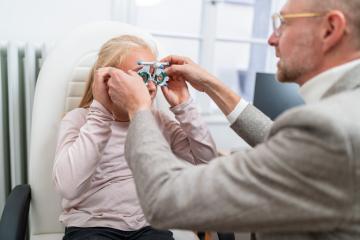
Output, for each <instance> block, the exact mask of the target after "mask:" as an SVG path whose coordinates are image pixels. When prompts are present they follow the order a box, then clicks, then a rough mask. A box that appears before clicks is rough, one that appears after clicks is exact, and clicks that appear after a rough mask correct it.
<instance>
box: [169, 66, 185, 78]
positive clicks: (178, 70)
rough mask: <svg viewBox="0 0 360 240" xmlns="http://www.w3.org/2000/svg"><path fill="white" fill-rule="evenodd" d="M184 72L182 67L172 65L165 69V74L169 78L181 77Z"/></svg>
mask: <svg viewBox="0 0 360 240" xmlns="http://www.w3.org/2000/svg"><path fill="white" fill-rule="evenodd" d="M184 71H185V68H184V66H183V65H172V66H170V67H168V68H166V69H165V73H166V74H167V75H169V76H170V77H173V76H176V75H181V74H183V73H184Z"/></svg>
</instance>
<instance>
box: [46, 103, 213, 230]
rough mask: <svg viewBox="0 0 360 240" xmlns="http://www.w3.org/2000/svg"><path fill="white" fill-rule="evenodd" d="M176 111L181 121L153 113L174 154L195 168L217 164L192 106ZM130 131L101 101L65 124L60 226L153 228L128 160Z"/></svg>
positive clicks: (58, 174)
mask: <svg viewBox="0 0 360 240" xmlns="http://www.w3.org/2000/svg"><path fill="white" fill-rule="evenodd" d="M171 111H172V112H173V113H174V115H175V118H176V120H177V121H174V120H172V119H171V118H169V117H168V116H166V115H165V114H163V113H161V112H159V111H156V110H154V111H153V113H154V116H155V118H156V119H157V122H158V126H159V128H160V129H161V131H162V133H163V135H164V137H165V139H166V140H167V141H168V143H169V145H170V147H171V149H172V151H173V152H174V153H175V154H176V155H177V156H178V157H179V158H182V159H184V160H186V161H188V162H190V163H192V164H199V163H206V162H207V161H209V160H210V159H212V158H214V157H215V156H216V149H215V144H214V142H213V140H212V138H211V136H210V133H209V131H208V129H207V127H206V126H205V124H204V123H203V122H202V121H201V119H200V116H199V113H198V112H197V110H196V108H195V106H194V103H193V101H192V100H191V99H190V100H189V101H187V102H185V103H183V104H180V105H178V106H175V107H173V108H171ZM128 126H129V122H116V121H114V120H113V117H112V115H111V114H110V113H109V112H108V111H107V110H106V109H105V108H104V107H103V106H102V105H101V104H100V103H99V102H97V101H96V100H94V101H93V102H92V104H91V106H90V107H89V109H84V108H77V109H74V110H72V111H71V112H69V113H67V114H66V116H65V117H64V119H63V120H62V122H61V125H60V130H59V136H58V146H57V150H56V157H55V163H54V168H53V180H54V183H55V186H56V189H57V190H58V192H59V193H60V195H61V198H62V207H63V212H62V213H61V215H60V221H61V222H62V223H63V224H64V225H65V226H77V227H95V226H101V227H111V228H115V229H120V230H124V231H132V230H137V229H140V228H142V227H144V226H147V225H148V223H147V222H146V220H145V218H144V214H143V212H142V210H141V207H140V205H139V202H138V199H137V194H136V189H135V185H134V179H133V176H132V174H131V171H130V169H129V168H128V166H127V163H126V161H125V158H124V144H125V138H126V133H127V129H128ZM154 141H156V139H154Z"/></svg>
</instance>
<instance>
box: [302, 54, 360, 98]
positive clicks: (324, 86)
mask: <svg viewBox="0 0 360 240" xmlns="http://www.w3.org/2000/svg"><path fill="white" fill-rule="evenodd" d="M359 63H360V59H356V60H353V61H351V62H348V63H345V64H342V65H340V66H337V67H334V68H331V69H329V70H327V71H325V72H323V73H320V74H319V75H317V76H315V77H313V78H312V79H310V80H309V81H307V82H306V83H305V84H304V85H303V86H301V88H300V94H301V96H302V97H303V99H304V100H305V102H306V103H314V102H317V101H319V100H320V99H321V97H322V96H323V95H324V94H325V92H326V91H327V90H329V89H330V87H331V86H332V85H334V84H335V82H337V81H338V80H339V79H340V78H341V77H342V76H344V74H345V73H346V72H347V71H349V70H350V69H351V68H352V67H354V66H355V65H357V64H359Z"/></svg>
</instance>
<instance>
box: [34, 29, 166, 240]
mask: <svg viewBox="0 0 360 240" xmlns="http://www.w3.org/2000/svg"><path fill="white" fill-rule="evenodd" d="M124 34H131V35H136V36H140V37H142V38H143V39H145V41H147V42H148V43H149V44H151V45H152V46H155V44H156V43H155V40H154V39H153V38H152V36H151V35H150V34H148V33H146V32H145V31H144V30H142V29H139V28H136V27H134V26H130V25H128V24H124V23H118V22H100V23H94V24H90V25H85V26H82V27H80V28H78V29H76V30H75V31H73V32H71V33H70V34H69V35H68V36H67V37H66V38H65V39H64V40H62V41H61V42H60V43H59V44H57V46H56V47H55V48H54V49H53V50H52V51H51V52H50V54H49V55H48V57H47V58H46V60H45V62H44V64H43V66H42V68H41V71H40V73H39V77H38V81H37V85H36V92H35V98H34V105H33V114H32V116H33V118H32V128H31V141H30V143H31V144H30V156H29V162H28V164H29V165H28V178H29V184H30V186H31V194H32V200H31V209H30V239H31V240H34V239H61V236H62V235H63V232H64V229H63V226H62V225H61V224H60V223H59V221H58V218H59V215H60V211H61V206H60V198H59V195H58V194H57V193H56V191H55V189H54V185H53V183H52V167H53V161H54V155H55V148H56V141H57V132H58V126H59V123H60V120H61V119H62V117H63V116H64V113H66V112H68V111H70V110H71V109H73V108H74V107H76V106H78V104H79V102H80V99H81V97H82V95H83V91H84V87H85V80H86V78H87V75H88V73H89V70H90V67H91V66H92V65H93V63H94V62H95V59H96V57H97V53H98V50H99V49H100V47H101V45H102V44H103V43H105V42H106V41H107V40H109V39H110V38H112V37H115V36H120V35H124ZM159 92H160V91H159Z"/></svg>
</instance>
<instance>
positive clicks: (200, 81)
mask: <svg viewBox="0 0 360 240" xmlns="http://www.w3.org/2000/svg"><path fill="white" fill-rule="evenodd" d="M161 62H169V63H170V67H168V68H166V69H165V72H166V74H167V75H169V77H170V78H172V79H173V80H180V81H187V82H189V83H190V84H191V86H193V87H194V88H195V89H196V90H198V91H201V92H206V90H207V89H208V88H209V85H210V84H211V83H212V82H216V81H218V80H217V79H216V78H215V77H214V76H213V75H211V74H210V73H208V72H207V71H206V70H204V69H202V68H201V67H200V66H199V65H197V64H195V63H194V62H193V61H191V59H190V58H187V57H181V56H175V55H171V56H168V57H166V58H163V59H161Z"/></svg>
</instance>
